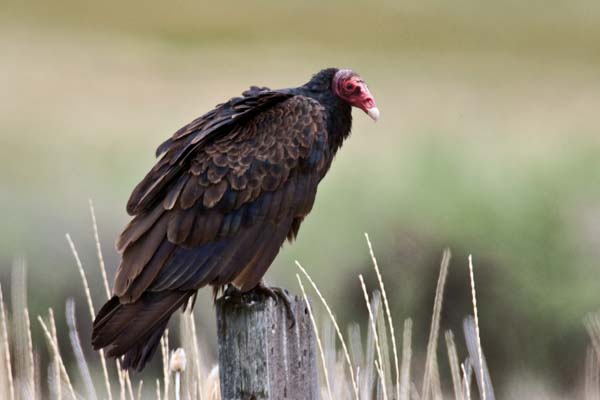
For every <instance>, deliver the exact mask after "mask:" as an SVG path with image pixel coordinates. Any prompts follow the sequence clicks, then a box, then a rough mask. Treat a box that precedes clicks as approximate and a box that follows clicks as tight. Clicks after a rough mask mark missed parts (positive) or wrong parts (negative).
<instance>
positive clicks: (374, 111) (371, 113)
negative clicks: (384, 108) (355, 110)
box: [367, 107, 379, 122]
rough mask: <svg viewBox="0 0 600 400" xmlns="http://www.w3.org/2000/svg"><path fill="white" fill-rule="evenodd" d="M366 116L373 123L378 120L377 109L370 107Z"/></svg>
mask: <svg viewBox="0 0 600 400" xmlns="http://www.w3.org/2000/svg"><path fill="white" fill-rule="evenodd" d="M367 115H368V116H369V117H371V119H372V120H373V121H375V122H377V120H378V119H379V108H377V107H372V108H369V109H368V110H367Z"/></svg>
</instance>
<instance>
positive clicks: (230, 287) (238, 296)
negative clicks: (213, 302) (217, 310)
mask: <svg viewBox="0 0 600 400" xmlns="http://www.w3.org/2000/svg"><path fill="white" fill-rule="evenodd" d="M242 295H243V293H242V291H241V290H239V289H238V288H237V287H235V285H234V284H233V283H229V284H227V288H226V289H225V291H224V292H223V297H224V298H226V299H228V300H229V299H231V300H234V301H235V302H237V303H238V304H241V303H242Z"/></svg>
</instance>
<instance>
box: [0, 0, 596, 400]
mask: <svg viewBox="0 0 600 400" xmlns="http://www.w3.org/2000/svg"><path fill="white" fill-rule="evenodd" d="M599 22H600V3H598V2H597V1H594V0H570V1H559V0H555V1H538V0H534V1H527V2H523V1H517V0H504V1H498V2H479V1H474V0H456V1H452V2H447V1H436V0H425V1H418V2H407V1H391V0H388V1H362V0H353V1H342V0H336V1H328V2H322V1H313V0H308V1H301V2H291V1H290V2H280V1H274V0H262V1H256V2H248V1H228V2H215V1H213V2H203V1H202V2H201V1H184V0H176V1H172V2H159V1H155V0H150V1H144V2H142V1H132V2H120V1H115V0H106V1H102V2H92V1H80V0H77V1H76V0H66V1H52V2H49V1H48V2H16V1H15V2H13V1H10V0H9V1H3V2H2V4H1V5H0V60H1V62H0V167H1V168H0V209H1V211H2V215H1V221H2V223H1V224H0V282H1V283H2V286H3V288H4V289H5V291H6V292H10V284H9V283H10V271H11V265H12V260H13V258H14V257H15V256H23V257H25V259H26V260H27V263H28V285H29V299H30V306H31V314H32V315H34V316H35V315H38V314H42V313H45V312H46V310H47V308H48V307H54V308H55V310H62V309H63V308H64V301H65V299H66V298H67V297H75V298H76V300H77V302H78V304H80V307H79V308H80V309H81V310H80V311H82V316H81V318H80V320H81V323H80V325H82V327H81V329H82V331H83V333H82V335H83V336H84V337H86V335H89V324H90V321H89V320H88V319H86V317H85V315H86V314H85V313H84V311H85V308H84V304H85V303H84V300H83V290H82V288H81V285H80V283H79V282H80V281H79V276H78V273H77V270H76V267H75V264H74V261H73V259H72V256H71V254H70V252H69V248H68V245H67V243H66V241H65V237H64V234H65V233H66V232H70V233H71V234H72V236H73V238H74V240H75V242H76V244H77V246H78V248H79V250H80V253H81V256H82V258H83V262H84V264H85V266H86V269H87V270H88V271H89V274H90V277H89V278H90V281H91V283H92V292H93V295H94V296H95V298H96V299H102V298H103V288H102V285H101V279H100V274H99V270H98V268H97V266H96V265H97V264H96V263H97V261H96V258H95V248H94V242H93V237H92V227H91V220H90V215H89V210H88V199H89V198H91V199H93V200H94V203H95V205H96V210H97V214H98V223H99V229H100V238H101V241H102V245H103V249H104V251H105V255H106V258H107V266H108V269H109V275H110V278H111V279H112V276H114V271H115V268H116V265H117V264H118V256H117V254H116V252H115V250H114V247H113V243H114V239H115V238H116V236H117V235H118V233H119V231H120V229H121V228H122V227H123V226H124V224H125V223H126V222H127V221H128V217H127V215H126V213H125V211H124V208H125V203H126V200H127V198H128V195H129V193H130V191H131V190H132V188H133V186H134V185H135V184H136V183H137V182H138V181H139V180H140V179H141V177H142V176H143V175H144V174H145V172H146V171H147V170H148V169H149V168H150V167H151V165H152V163H153V162H154V158H153V153H154V149H155V148H156V146H157V145H158V144H159V143H161V142H162V140H164V139H165V138H166V137H167V136H168V135H170V134H171V133H172V132H174V131H175V130H176V129H177V128H179V127H180V126H182V125H183V124H185V123H187V122H188V121H190V120H192V119H193V118H195V117H196V116H198V115H200V114H202V113H204V112H205V111H207V110H208V109H210V108H212V106H214V105H215V104H217V103H219V102H221V101H223V100H226V99H228V98H229V97H232V96H235V95H238V94H239V93H240V92H242V91H243V90H244V89H246V88H247V87H248V86H250V85H265V86H270V87H273V88H279V87H289V86H297V85H300V84H302V83H304V82H305V81H307V80H308V79H309V78H310V76H311V74H313V73H315V72H317V71H318V70H320V69H322V68H325V67H329V66H340V67H350V68H352V69H354V70H356V71H358V72H359V73H360V74H361V75H362V76H363V77H364V78H365V80H366V81H367V82H368V83H369V86H370V89H371V91H372V93H373V94H374V96H375V98H376V100H377V102H378V105H379V108H380V110H381V113H382V117H381V120H380V122H378V123H377V124H373V123H372V122H371V121H370V120H369V119H368V118H367V117H366V116H365V115H363V114H362V113H361V112H359V111H355V112H354V117H355V118H354V119H355V124H354V129H353V135H352V136H351V138H350V140H349V141H347V142H346V144H345V146H344V148H343V150H342V151H341V152H340V153H339V155H338V157H337V159H336V161H335V163H334V166H333V168H332V170H331V172H330V173H329V175H328V176H327V178H326V179H325V181H324V182H323V184H322V185H321V186H320V189H319V195H318V198H317V202H316V205H315V208H314V211H313V212H312V214H311V216H310V217H309V218H308V220H307V221H306V222H305V223H304V225H303V227H302V229H301V232H300V236H299V239H298V241H297V242H296V243H295V244H293V245H291V246H290V245H286V246H285V248H284V250H283V251H282V252H281V254H280V256H279V257H278V258H277V260H276V261H275V263H274V266H273V267H272V268H271V270H270V272H269V274H268V275H267V278H268V281H269V282H270V283H272V284H278V285H283V286H286V287H288V288H290V289H291V290H292V291H295V292H297V291H298V288H297V284H296V283H295V277H294V275H295V273H296V272H297V270H296V268H295V266H294V264H293V260H295V259H298V260H300V261H301V262H302V263H303V265H304V266H305V267H306V268H307V269H308V270H309V272H310V273H311V274H312V275H313V277H314V279H315V280H316V281H317V282H318V283H319V284H320V286H321V287H322V289H323V292H324V294H325V295H326V297H327V298H328V299H329V300H330V302H331V303H332V306H333V308H334V309H335V310H337V313H338V314H339V316H340V317H341V318H342V320H344V321H346V322H349V321H366V310H365V308H364V306H363V304H362V294H361V292H360V288H359V284H358V279H357V275H358V274H359V273H363V274H365V276H367V277H368V278H367V280H368V281H369V282H370V283H371V284H373V283H374V278H373V273H372V272H371V271H372V270H371V269H370V268H371V267H370V259H369V255H368V249H367V246H366V243H365V240H364V237H363V232H369V233H370V235H371V239H372V241H373V242H374V247H375V251H376V253H377V255H378V257H379V261H380V265H381V268H382V271H383V274H384V276H385V279H386V285H387V287H388V292H389V293H388V294H389V295H390V300H391V302H392V303H391V306H392V309H393V310H395V311H394V312H395V317H396V321H398V323H400V321H402V319H403V318H406V317H409V316H411V317H413V318H414V320H415V342H416V343H415V347H416V348H423V349H424V343H425V342H426V338H427V332H428V328H429V321H430V318H431V308H432V303H433V294H434V290H435V283H436V279H437V272H438V266H439V260H440V258H441V254H442V251H443V249H444V248H445V247H450V248H451V249H452V251H453V255H454V256H453V260H452V263H451V267H450V277H449V283H448V288H447V296H446V301H445V305H444V311H443V321H442V325H443V326H444V327H446V328H454V329H455V330H456V331H460V322H461V319H462V318H463V317H464V316H465V315H466V314H468V313H469V312H471V308H470V307H471V306H470V303H469V291H468V270H467V255H468V254H470V253H471V254H473V256H474V260H475V273H476V279H477V282H478V285H479V291H478V294H479V300H480V304H479V305H480V320H481V324H482V338H483V346H484V350H485V352H486V354H487V357H488V361H489V364H490V370H491V372H492V378H493V380H494V383H495V385H496V389H497V392H498V395H499V397H500V398H534V397H527V396H533V394H535V397H539V398H548V397H550V396H558V397H560V396H563V395H571V394H573V393H576V392H577V391H578V390H579V389H580V385H581V383H582V382H583V370H584V359H585V347H586V345H587V343H588V338H587V335H586V332H585V329H584V327H583V325H582V318H583V317H584V316H585V315H586V314H587V313H588V312H592V311H596V310H597V309H598V308H600V274H599V273H600V269H599V267H600V266H599V265H598V258H599V257H600V113H599V106H600V72H599V71H600V23H599ZM97 302H98V303H99V302H100V300H97ZM196 313H197V314H198V315H199V317H200V318H201V319H202V321H204V323H203V328H202V335H203V336H204V337H205V338H206V340H207V342H208V343H209V347H210V348H212V349H213V350H212V351H213V352H214V341H215V340H214V335H215V334H214V316H213V309H212V306H211V305H210V301H209V299H208V296H204V297H203V298H202V299H200V300H199V301H198V305H197V309H196ZM62 315H63V312H57V317H58V319H59V326H60V325H61V324H64V320H62ZM33 329H34V334H35V335H36V338H34V339H35V340H36V342H37V343H39V346H40V347H43V339H42V337H41V333H40V330H39V326H37V324H34V326H33ZM64 340H65V341H66V340H67V339H66V338H64ZM88 350H89V349H88ZM90 357H94V356H93V355H92V354H91V351H90ZM439 357H440V359H441V360H442V361H441V362H440V364H441V365H442V366H444V365H446V362H445V360H446V358H445V354H444V353H443V352H442V350H440V356H439ZM149 373H152V371H150V372H149ZM447 388H448V387H447Z"/></svg>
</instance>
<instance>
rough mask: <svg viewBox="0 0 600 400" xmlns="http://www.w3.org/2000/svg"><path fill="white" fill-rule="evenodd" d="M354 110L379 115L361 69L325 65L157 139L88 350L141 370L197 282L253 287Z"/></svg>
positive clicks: (298, 216)
mask: <svg viewBox="0 0 600 400" xmlns="http://www.w3.org/2000/svg"><path fill="white" fill-rule="evenodd" d="M352 106H354V107H358V108H360V109H361V110H363V111H365V112H366V113H367V114H368V115H369V116H370V117H371V118H372V119H374V120H377V118H378V117H379V110H378V109H377V107H376V106H375V101H374V99H373V97H372V96H371V93H370V92H369V89H368V88H367V85H366V84H365V82H364V81H363V80H362V79H361V77H360V76H359V75H358V74H356V73H355V72H353V71H351V70H349V69H337V68H329V69H325V70H322V71H320V72H319V73H317V74H316V75H314V76H313V77H312V79H311V80H310V81H309V82H308V83H306V84H304V85H302V86H300V87H297V88H291V89H281V90H271V89H269V88H259V87H254V86H253V87H251V88H250V89H249V90H247V91H245V92H244V93H243V94H242V96H241V97H234V98H232V99H231V100H229V101H227V102H226V103H223V104H220V105H218V106H216V107H215V108H214V109H213V110H211V111H209V112H208V113H206V114H204V115H203V116H201V117H200V118H198V119H196V120H194V121H192V122H191V123H189V124H188V125H186V126H184V127H183V128H181V129H179V130H178V131H177V132H175V133H174V134H173V136H171V137H170V138H169V139H167V140H166V141H165V142H164V143H163V144H161V145H160V146H159V147H158V149H157V151H156V156H157V157H159V159H158V161H157V163H156V165H154V167H153V168H152V170H150V172H149V173H148V174H147V175H146V176H145V177H144V179H143V180H142V181H141V182H140V183H139V184H138V185H137V186H136V188H135V189H134V190H133V193H132V194H131V197H130V198H129V202H128V203H127V212H128V213H129V214H130V215H132V216H133V219H132V220H131V221H130V222H129V224H128V225H127V227H126V228H125V229H124V230H123V232H122V233H121V235H120V237H119V238H118V240H117V244H116V246H117V250H118V251H119V252H120V253H121V254H122V261H121V264H120V265H119V268H118V270H117V275H116V278H115V284H114V289H113V297H112V298H111V299H110V300H109V301H108V302H107V303H106V304H104V306H103V307H102V309H101V310H100V311H99V312H98V315H97V316H96V318H95V320H94V324H93V333H92V344H93V346H94V349H96V350H97V349H101V348H105V347H107V348H108V353H107V354H108V355H109V356H113V357H121V356H124V358H123V364H122V365H123V367H124V368H135V369H137V370H141V369H142V368H143V367H144V365H145V364H146V363H147V362H148V361H149V360H150V359H151V357H152V355H153V353H154V352H155V350H156V348H157V346H158V343H159V341H160V337H161V336H162V334H163V332H164V330H165V328H166V326H167V323H168V321H169V318H170V316H171V314H172V313H173V312H175V310H177V309H178V308H179V307H185V306H186V305H187V303H188V301H189V300H190V299H191V298H193V297H194V295H195V294H196V292H197V290H198V289H200V288H201V287H203V286H206V285H210V286H212V287H213V289H214V290H215V293H218V291H219V290H220V289H222V288H223V287H224V286H225V285H227V284H232V285H234V286H235V288H237V289H239V291H241V292H246V291H249V290H251V289H254V288H255V287H257V286H261V285H262V277H263V275H264V274H265V272H266V271H267V268H269V266H270V265H271V263H272V262H273V260H274V259H275V256H276V255H277V253H278V252H279V249H280V247H281V246H282V244H283V243H284V241H285V239H286V238H287V239H288V240H290V241H291V240H293V239H294V238H295V237H296V235H297V234H298V230H299V229H300V225H301V224H302V221H303V219H304V217H305V216H306V215H307V214H308V213H309V212H310V210H311V208H312V206H313V203H314V201H315V195H316V194H317V186H318V184H319V182H320V181H321V179H323V177H324V176H325V174H326V173H327V171H328V170H329V167H330V166H331V162H332V160H333V158H334V156H335V153H336V152H337V151H338V149H339V148H340V147H341V145H342V143H343V141H344V139H346V138H347V137H348V135H349V134H350V128H351V124H352V115H351V107H352ZM261 287H263V288H264V286H261ZM192 301H193V300H192Z"/></svg>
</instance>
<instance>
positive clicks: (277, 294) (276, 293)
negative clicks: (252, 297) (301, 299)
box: [254, 281, 296, 329]
mask: <svg viewBox="0 0 600 400" xmlns="http://www.w3.org/2000/svg"><path fill="white" fill-rule="evenodd" d="M254 290H256V291H257V292H261V293H264V294H266V295H267V296H269V297H270V298H272V299H273V301H274V302H276V303H277V302H278V301H279V300H281V301H282V302H283V305H284V306H285V310H286V313H287V316H288V318H289V319H290V320H291V321H292V323H291V324H290V326H289V328H290V329H292V328H293V327H294V326H295V325H296V314H295V313H294V309H293V308H292V301H293V300H294V298H293V296H292V295H291V294H290V292H288V291H287V289H282V288H280V287H270V286H267V284H266V283H265V282H264V281H260V283H259V284H258V285H257V286H256V287H255V288H254Z"/></svg>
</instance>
